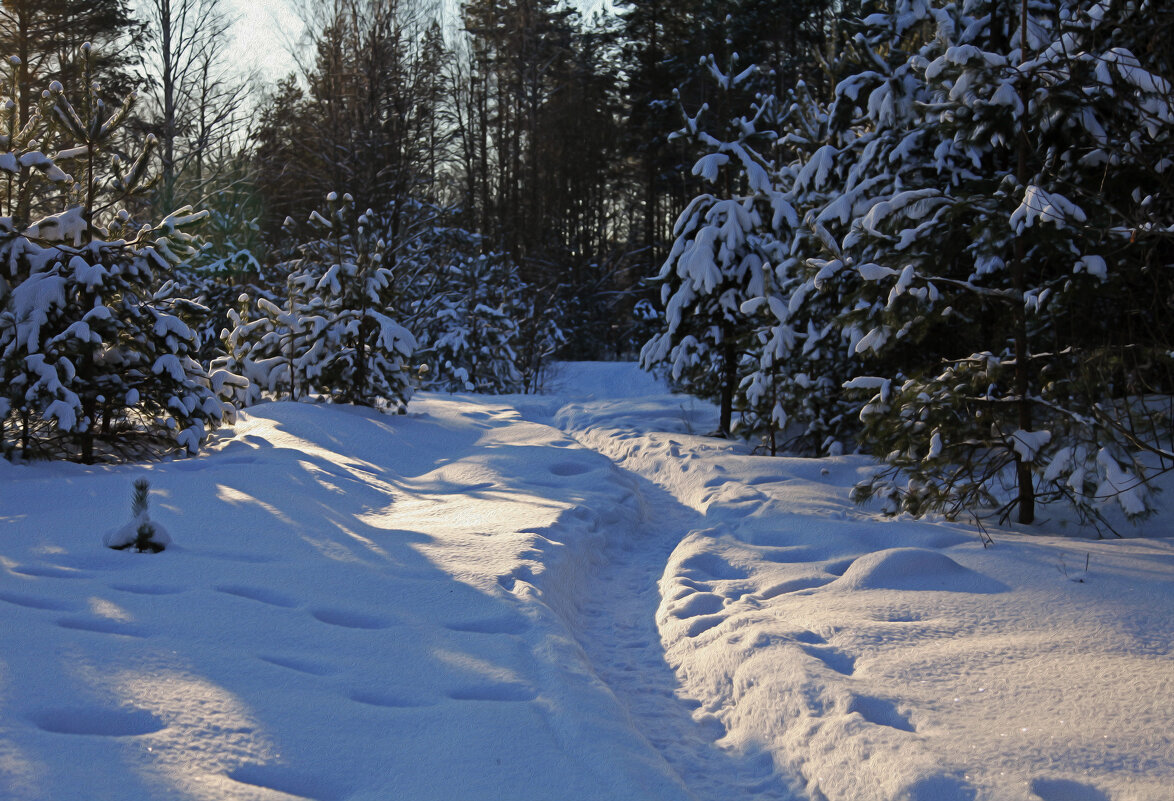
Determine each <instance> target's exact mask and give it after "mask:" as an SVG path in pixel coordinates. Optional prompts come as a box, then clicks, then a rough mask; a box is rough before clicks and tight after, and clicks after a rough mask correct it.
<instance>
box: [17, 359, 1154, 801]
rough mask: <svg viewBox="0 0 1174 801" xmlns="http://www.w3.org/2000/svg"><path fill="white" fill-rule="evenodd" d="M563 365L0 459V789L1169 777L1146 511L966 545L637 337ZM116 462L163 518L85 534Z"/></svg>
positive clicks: (189, 791)
mask: <svg viewBox="0 0 1174 801" xmlns="http://www.w3.org/2000/svg"><path fill="white" fill-rule="evenodd" d="M641 380H643V381H644V382H645V384H644V385H641V383H640V382H641ZM566 382H567V386H566V388H565V389H564V390H563V391H560V392H558V393H555V394H552V395H549V396H540V397H532V396H527V397H520V396H519V397H510V398H493V399H486V398H476V397H450V396H429V395H425V396H421V397H419V398H416V399H413V402H412V410H411V412H410V413H409V414H408V415H405V416H402V417H401V416H388V415H382V414H378V413H376V412H372V411H370V410H364V409H354V408H350V407H343V406H326V405H323V406H311V405H307V404H289V403H274V404H264V405H261V406H259V407H256V408H253V409H250V410H249V413H248V415H246V416H245V417H243V418H242V420H241V422H240V424H239V425H237V426H236V428H235V429H234V430H232V431H227V432H224V435H223V436H222V438H221V439H220V441H219V443H218V445H217V446H216V447H215V448H212V449H210V451H209V452H208V453H207V454H205V455H203V456H201V457H200V458H198V459H191V460H178V461H174V462H170V461H165V462H159V463H152V464H143V465H120V466H94V467H85V466H81V465H60V464H42V463H37V464H32V465H13V464H9V463H8V462H6V461H4V460H0V799H4V801H7V799H13V800H14V801H16V800H17V799H19V801H64V799H80V798H84V799H86V801H127V799H135V801H387V799H392V798H403V799H411V801H449V800H450V799H460V800H461V801H551V799H560V800H561V799H566V801H792V799H815V798H818V799H828V801H1006V800H1007V799H1023V801H1075V799H1081V801H1085V800H1087V801H1167V799H1169V798H1170V793H1169V788H1170V786H1171V784H1174V732H1172V731H1171V729H1170V726H1169V722H1170V720H1172V719H1174V672H1172V671H1171V669H1170V666H1171V664H1174V662H1171V658H1172V656H1174V653H1172V651H1171V643H1172V642H1174V541H1171V540H1170V539H1169V538H1168V535H1169V532H1170V531H1172V530H1174V528H1172V527H1171V526H1170V518H1169V516H1168V515H1165V516H1162V517H1160V518H1158V519H1156V520H1154V521H1152V522H1151V523H1149V524H1147V529H1148V530H1149V531H1151V532H1153V533H1155V534H1158V535H1159V536H1151V537H1139V538H1134V539H1127V540H1105V541H1096V540H1092V539H1086V538H1081V537H1057V536H1054V534H1055V533H1056V532H1057V531H1060V530H1062V526H1059V525H1057V524H1041V525H1040V526H1038V527H1037V528H1038V529H1039V530H1038V531H1033V532H1032V533H1030V534H1016V533H1012V532H998V533H997V534H996V544H995V546H994V547H991V548H989V549H987V548H984V547H983V545H982V543H980V542H979V541H978V539H977V537H976V536H975V534H974V532H973V530H971V529H968V528H967V527H965V526H961V525H956V524H950V523H947V522H945V521H934V520H884V519H880V518H878V517H877V516H874V515H872V514H871V513H870V512H868V510H862V509H860V508H858V507H856V506H854V505H853V504H852V503H851V502H850V501H849V499H848V489H849V488H850V487H851V486H852V484H853V483H854V482H855V481H857V480H858V479H859V478H860V477H861V475H862V474H863V473H864V472H866V471H868V470H869V469H871V467H870V463H869V462H868V460H866V459H863V458H862V457H847V456H846V457H838V458H829V459H819V460H813V459H788V458H778V459H762V458H758V457H754V456H750V455H748V454H747V453H746V449H745V447H743V446H741V445H739V444H738V443H731V442H724V441H720V440H714V439H710V438H706V437H702V436H694V435H692V434H690V433H689V432H697V431H707V430H710V428H712V418H713V414H714V412H713V410H712V408H706V407H704V405H702V404H694V403H693V402H691V401H689V400H688V399H683V398H681V397H679V396H672V395H668V394H664V393H663V392H662V391H661V392H660V394H656V393H657V392H658V391H659V390H658V389H657V387H656V386H655V385H651V384H652V382H651V379H649V378H647V377H646V376H643V378H642V374H640V373H639V372H638V371H637V370H636V368H635V366H634V365H628V366H624V365H590V364H587V365H576V366H574V368H573V369H572V368H569V367H568V368H567V370H566ZM603 393H611V394H610V396H609V395H604V396H603V397H600V395H601V394H603ZM591 395H594V396H595V397H594V398H593V399H591V400H583V398H586V397H588V396H591ZM144 475H145V476H146V477H148V478H149V479H150V481H151V492H152V499H153V500H152V506H151V514H152V519H153V520H156V521H157V522H158V523H160V524H161V525H164V526H165V527H166V528H167V529H168V531H169V532H170V534H171V535H172V538H173V546H172V547H169V548H168V549H167V550H166V551H165V552H164V553H163V554H160V555H138V554H131V553H127V552H115V551H111V550H109V549H107V548H104V547H103V546H102V537H103V533H104V532H105V531H107V530H110V529H113V528H117V527H119V526H121V525H122V524H123V523H125V522H126V514H127V500H128V498H129V492H130V487H131V484H132V482H133V480H134V479H136V478H138V477H140V476H144ZM1167 490H1168V491H1167V493H1166V497H1172V496H1174V481H1171V482H1170V485H1169V486H1168V488H1167ZM788 794H790V795H788Z"/></svg>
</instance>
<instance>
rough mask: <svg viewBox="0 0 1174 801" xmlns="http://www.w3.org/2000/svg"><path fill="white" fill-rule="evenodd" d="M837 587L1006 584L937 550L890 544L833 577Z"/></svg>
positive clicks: (997, 588)
mask: <svg viewBox="0 0 1174 801" xmlns="http://www.w3.org/2000/svg"><path fill="white" fill-rule="evenodd" d="M835 584H836V585H837V589H840V590H938V591H945V592H975V593H983V594H986V593H995V592H1003V591H1004V590H1006V589H1007V587H1006V585H1004V584H1001V583H999V582H998V581H995V580H994V579H990V578H987V577H986V576H984V575H982V574H981V573H976V572H974V571H973V570H969V569H967V568H965V567H963V566H962V565H960V564H958V563H957V562H955V561H954V560H953V559H951V558H950V557H948V556H946V555H945V554H944V553H941V552H939V551H930V550H926V549H925V548H890V549H888V550H884V551H877V552H875V553H870V554H865V555H864V556H862V557H860V558H859V559H857V560H856V561H854V562H853V563H852V565H851V566H850V567H849V568H848V569H847V570H846V571H844V575H843V576H841V577H840V578H839V579H837V580H836V582H835Z"/></svg>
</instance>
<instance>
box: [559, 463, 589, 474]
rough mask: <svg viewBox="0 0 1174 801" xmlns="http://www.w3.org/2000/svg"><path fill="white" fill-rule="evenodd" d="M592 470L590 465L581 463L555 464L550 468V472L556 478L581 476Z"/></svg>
mask: <svg viewBox="0 0 1174 801" xmlns="http://www.w3.org/2000/svg"><path fill="white" fill-rule="evenodd" d="M594 469H595V468H594V467H592V466H591V465H587V464H583V463H582V462H556V463H555V464H552V465H551V466H550V472H551V473H553V474H554V475H556V476H581V475H583V474H584V473H590V472H591V471H592V470H594Z"/></svg>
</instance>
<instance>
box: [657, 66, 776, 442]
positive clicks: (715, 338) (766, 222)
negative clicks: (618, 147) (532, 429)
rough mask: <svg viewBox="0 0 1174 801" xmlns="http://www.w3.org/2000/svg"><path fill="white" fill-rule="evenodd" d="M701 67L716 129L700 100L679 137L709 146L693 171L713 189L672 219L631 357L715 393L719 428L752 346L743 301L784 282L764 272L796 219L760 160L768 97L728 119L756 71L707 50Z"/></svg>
mask: <svg viewBox="0 0 1174 801" xmlns="http://www.w3.org/2000/svg"><path fill="white" fill-rule="evenodd" d="M707 64H708V68H709V73H710V75H711V76H712V78H713V79H714V81H715V82H716V84H717V94H718V98H719V100H718V106H719V107H718V109H716V116H717V118H718V120H717V125H718V126H719V129H718V130H717V131H716V132H710V131H709V130H707V129H706V127H705V119H704V118H705V116H706V115H707V113H708V112H709V111H710V109H709V107H708V106H707V105H706V106H702V108H701V109H700V110H699V111H698V113H697V115H695V116H692V117H690V116H689V115H688V114H687V113H686V114H685V127H684V128H683V129H682V130H681V131H679V132H678V136H688V137H693V138H695V139H696V140H697V141H699V142H701V143H702V144H703V145H704V146H705V148H706V149H707V150H708V151H709V152H708V153H706V154H705V155H704V156H702V157H701V158H700V159H699V160H698V161H697V163H696V165H695V166H694V167H693V173H694V174H695V175H698V176H700V177H701V178H702V179H704V180H705V181H707V182H708V183H710V184H711V185H713V187H714V191H713V192H712V193H705V194H702V195H699V196H698V197H696V198H694V199H693V201H692V202H691V203H689V205H688V206H687V207H686V208H685V210H684V211H683V212H682V213H681V215H680V217H678V219H677V223H676V225H675V227H674V231H673V232H674V236H675V241H674V242H673V245H672V248H671V250H670V252H669V255H668V258H667V259H666V260H665V263H664V265H663V266H662V267H661V270H660V273H659V274H658V275H657V280H658V281H659V282H660V283H661V302H662V303H663V304H664V308H665V325H664V328H663V329H662V330H661V331H660V332H659V333H658V334H656V335H655V336H654V337H653V338H652V339H651V340H649V341H648V342H647V343H646V344H645V345H644V347H643V349H642V350H641V354H640V363H641V365H642V366H643V367H644V368H645V369H656V368H663V369H665V370H666V371H667V373H668V375H669V376H670V378H671V379H672V380H673V381H674V382H675V383H676V384H678V385H679V386H681V387H683V388H684V389H686V390H687V391H689V392H691V393H693V394H696V395H699V396H701V397H705V398H714V399H717V400H718V401H719V403H720V407H721V416H720V420H719V427H720V430H721V432H722V433H723V434H725V435H728V434H729V433H730V431H731V429H732V417H733V408H734V404H735V396H736V395H737V392H738V388H739V386H740V384H741V383H742V379H743V378H744V377H745V375H746V373H747V372H749V369H753V363H754V361H756V360H757V357H758V349H759V347H760V346H761V343H760V342H758V341H757V339H756V337H755V332H756V329H757V325H756V323H755V322H754V321H753V320H751V319H750V318H749V317H748V316H747V315H746V314H744V313H743V312H742V304H743V303H745V302H746V301H748V300H751V299H753V298H763V297H767V296H773V294H774V293H775V292H777V291H778V290H777V289H775V288H772V287H771V284H772V281H773V282H774V286H775V287H777V286H778V285H779V284H781V283H782V282H783V281H785V280H786V279H785V278H784V279H783V281H779V280H778V278H777V277H776V278H772V277H771V276H770V275H768V274H770V273H772V271H773V270H774V268H775V266H777V265H781V264H782V263H783V262H784V261H785V260H786V257H787V252H786V248H785V246H784V245H783V244H782V243H783V242H788V241H790V236H789V231H790V229H792V228H793V227H794V226H795V225H796V224H797V223H798V220H797V218H796V215H795V212H794V210H793V209H792V207H791V205H790V203H789V202H788V201H787V199H786V197H785V195H784V193H783V192H782V191H780V189H779V188H778V187H777V186H776V183H775V176H774V175H773V172H774V167H773V165H772V163H771V162H770V160H769V157H768V156H769V153H768V150H767V148H768V147H769V146H770V145H771V143H772V142H773V139H774V136H773V131H772V129H771V126H770V121H771V118H772V115H773V113H774V105H775V99H774V98H773V97H772V96H768V95H759V96H757V97H756V98H755V99H754V100H752V101H751V103H750V112H749V113H748V114H746V115H743V116H733V112H732V110H733V109H734V108H735V107H736V106H737V105H738V98H739V96H740V94H741V93H742V92H743V90H744V88H745V86H746V85H749V84H750V82H751V81H752V79H753V78H754V76H755V74H756V72H757V68H756V67H754V66H751V67H749V68H747V69H744V70H741V71H738V72H736V71H735V70H736V67H737V60H736V57H732V58H731V61H730V64H729V66H728V68H727V69H726V70H724V71H723V70H722V69H721V68H719V67H718V66H717V64H716V63H715V61H714V59H713V58H712V57H710V58H709V59H708V60H707ZM747 357H749V359H750V361H749V362H748V364H749V365H750V367H749V369H748V368H747V366H745V365H744V362H745V361H746V359H747Z"/></svg>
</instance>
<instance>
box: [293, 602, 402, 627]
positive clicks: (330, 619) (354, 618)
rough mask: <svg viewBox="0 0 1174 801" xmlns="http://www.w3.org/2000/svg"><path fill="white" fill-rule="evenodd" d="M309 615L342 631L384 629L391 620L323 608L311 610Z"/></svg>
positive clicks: (355, 612)
mask: <svg viewBox="0 0 1174 801" xmlns="http://www.w3.org/2000/svg"><path fill="white" fill-rule="evenodd" d="M310 614H311V615H312V616H313V617H314V618H315V619H316V620H319V621H321V622H322V623H326V624H327V625H330V626H339V627H341V628H344V629H386V628H388V627H390V626H391V625H392V622H393V621H392V620H391V619H389V618H386V617H383V616H381V615H373V614H370V613H367V612H359V611H356V610H353V609H337V608H332V607H323V608H320V609H314V610H311V612H310Z"/></svg>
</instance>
